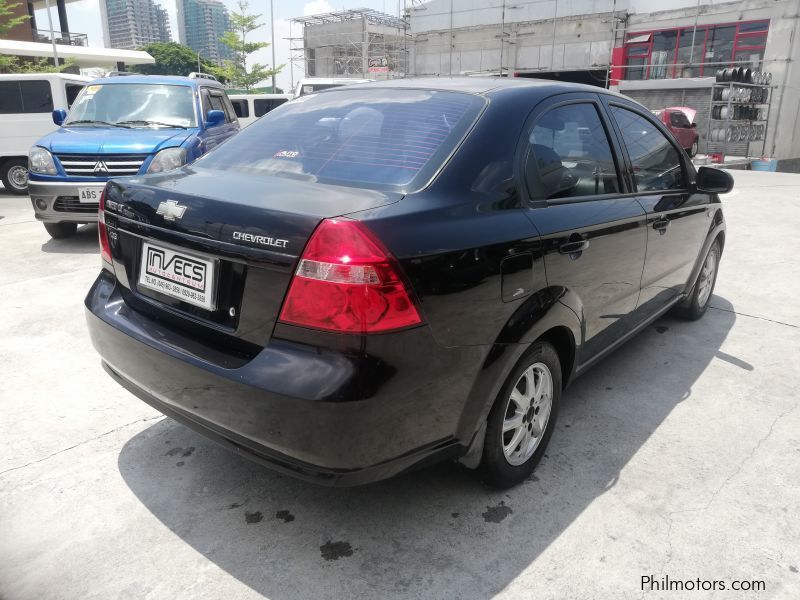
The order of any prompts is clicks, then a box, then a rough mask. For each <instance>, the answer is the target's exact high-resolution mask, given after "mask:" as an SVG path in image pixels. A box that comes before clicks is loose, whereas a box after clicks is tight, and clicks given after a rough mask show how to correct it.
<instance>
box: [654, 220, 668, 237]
mask: <svg viewBox="0 0 800 600" xmlns="http://www.w3.org/2000/svg"><path fill="white" fill-rule="evenodd" d="M667 227H669V219H665V218H661V219H656V221H655V222H654V223H653V229H655V230H656V231H658V232H659V233H660V234H661V235H664V234H665V233H667Z"/></svg>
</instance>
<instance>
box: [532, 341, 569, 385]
mask: <svg viewBox="0 0 800 600" xmlns="http://www.w3.org/2000/svg"><path fill="white" fill-rule="evenodd" d="M536 341H543V342H548V343H549V344H550V345H551V346H553V348H555V351H556V353H557V354H558V359H559V361H560V362H561V387H562V389H563V388H566V387H567V383H568V382H569V380H570V378H571V376H572V370H573V368H574V367H575V354H576V352H575V350H576V345H575V337H574V336H573V334H572V332H571V331H570V330H569V328H568V327H565V326H563V325H559V326H557V327H553V328H552V329H548V330H547V331H546V332H544V333H543V334H542V335H541V336H539V338H537V340H536ZM534 343H535V342H534Z"/></svg>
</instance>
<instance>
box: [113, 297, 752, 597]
mask: <svg viewBox="0 0 800 600" xmlns="http://www.w3.org/2000/svg"><path fill="white" fill-rule="evenodd" d="M713 304H714V305H715V306H716V307H719V308H720V309H721V310H714V309H712V310H709V311H708V313H707V314H706V316H705V317H704V318H703V319H702V320H701V321H698V322H696V323H687V322H683V321H678V320H675V319H672V318H670V317H665V318H663V319H660V320H659V321H658V322H656V323H655V324H653V325H651V326H650V327H648V328H647V329H646V330H645V331H643V332H642V333H640V334H639V335H637V336H636V337H635V338H634V339H632V340H631V341H629V342H628V343H627V344H626V345H624V346H623V347H622V348H621V349H619V350H618V351H616V352H615V353H613V354H612V355H611V356H609V357H608V358H606V359H605V360H603V361H602V362H601V363H600V364H599V365H597V366H596V367H594V368H593V369H592V370H591V371H590V372H589V373H587V374H586V375H584V376H583V377H581V378H579V379H578V380H577V381H576V382H575V383H574V385H572V386H571V387H570V388H569V389H568V390H567V391H566V393H565V395H564V398H563V405H562V409H561V414H560V416H559V421H558V424H557V428H556V431H555V432H554V435H553V439H552V441H551V444H550V447H549V449H548V452H547V454H545V458H544V459H543V461H542V463H540V465H539V467H538V469H537V470H536V471H535V473H534V475H533V476H532V477H531V478H530V479H529V480H528V481H527V482H525V483H524V484H522V485H520V486H518V487H517V488H514V489H511V490H505V491H497V490H493V489H489V488H487V487H486V486H485V485H483V484H482V483H481V482H480V481H479V480H478V479H477V478H476V477H475V476H474V475H473V474H472V473H471V472H469V471H466V470H465V469H463V468H460V467H459V466H458V465H453V464H444V465H438V466H435V467H432V468H428V469H425V470H422V471H418V472H414V473H410V474H406V475H403V476H401V477H398V478H395V479H392V480H388V481H384V482H380V483H376V484H373V485H368V486H364V487H359V488H349V489H347V488H344V489H338V488H324V487H319V486H316V485H312V484H308V483H305V482H302V481H297V480H295V479H292V478H290V477H286V476H283V475H280V474H277V473H273V472H271V471H269V470H268V469H265V468H262V467H261V466H259V465H256V464H253V463H250V462H249V461H247V460H246V459H244V458H241V457H239V456H237V455H235V454H234V453H231V452H228V451H226V450H223V449H222V448H220V447H218V446H216V445H215V444H214V443H213V442H211V441H208V440H206V439H205V438H203V437H201V436H199V435H198V434H196V433H194V432H193V431H191V430H189V429H188V428H185V427H183V426H182V425H179V424H177V423H176V422H174V421H172V420H171V419H164V420H162V421H159V422H158V423H156V424H155V425H153V426H151V427H149V428H148V429H146V430H144V431H142V432H141V433H139V434H138V435H136V436H135V437H133V438H132V439H130V440H129V441H128V442H127V443H126V444H125V446H124V447H123V449H122V450H121V453H120V455H119V460H118V466H119V470H120V473H121V475H122V477H123V478H124V480H125V482H126V483H127V485H128V486H129V488H130V489H131V490H132V492H133V493H134V494H135V495H136V496H137V498H138V499H139V500H140V501H141V502H142V504H143V505H144V506H145V507H146V508H147V509H148V510H149V511H150V512H151V513H152V514H153V515H154V516H155V517H157V518H158V519H159V520H160V521H161V522H162V523H163V524H164V525H166V526H167V527H168V528H169V529H170V530H171V531H172V532H174V533H175V535H177V536H179V537H180V538H181V539H182V540H183V541H184V542H186V543H187V544H189V545H190V546H191V547H192V548H194V549H195V550H196V551H197V552H199V553H201V554H202V555H203V556H204V557H205V558H206V559H208V560H209V561H211V562H213V563H215V564H216V565H217V566H219V567H220V568H222V569H224V570H225V571H226V572H228V573H229V574H231V575H232V576H233V577H235V578H237V579H238V580H239V581H241V582H243V583H244V584H246V585H247V586H249V587H250V588H252V589H253V590H255V591H257V592H259V593H261V594H263V595H266V596H267V597H269V598H271V599H272V600H287V599H292V600H293V599H303V600H305V599H307V598H342V597H357V596H368V597H389V596H391V597H456V598H485V597H490V596H492V595H494V594H496V593H498V592H500V591H501V590H503V589H504V588H505V587H506V586H507V585H508V584H509V583H511V582H512V581H513V580H514V579H515V578H516V577H517V576H518V575H519V574H520V573H521V572H522V571H524V570H525V569H526V568H527V567H528V566H529V565H530V564H531V563H532V562H533V561H534V560H535V559H536V558H537V557H538V556H539V555H540V554H541V553H542V552H544V551H545V550H546V549H547V548H548V546H549V545H550V544H551V543H552V542H553V541H554V540H555V539H556V538H557V537H558V536H559V535H560V534H561V533H562V532H564V531H565V530H566V529H567V528H568V527H569V526H570V525H571V524H572V523H573V521H575V519H576V518H577V517H578V516H579V515H580V514H581V513H582V512H583V511H584V510H585V509H586V508H587V507H588V506H589V505H590V504H591V503H592V502H593V501H595V500H596V499H598V498H599V497H601V496H602V495H603V494H605V493H606V492H607V491H609V490H610V489H611V488H613V486H614V485H615V484H616V482H617V480H618V478H619V476H620V472H621V471H622V469H623V468H624V467H625V466H626V464H627V463H628V462H629V461H630V460H631V458H632V457H633V456H634V455H636V453H637V452H638V451H639V450H640V448H641V447H642V446H643V444H645V442H646V441H647V440H648V438H649V437H650V436H651V435H652V434H653V432H654V431H655V430H656V429H657V428H659V426H660V425H661V424H662V423H663V422H664V420H665V419H666V418H667V417H668V416H669V414H670V412H671V411H672V410H673V409H674V408H675V407H676V406H677V405H678V404H680V403H681V402H691V401H692V387H693V385H694V383H695V381H696V380H697V379H698V377H699V376H700V375H701V374H702V373H703V371H704V370H705V369H706V367H707V366H708V364H709V363H710V362H711V361H712V360H714V359H715V358H719V355H720V346H721V344H722V343H723V341H724V340H725V338H726V337H727V335H728V332H729V331H730V329H731V328H732V327H733V324H734V322H735V320H736V315H735V314H734V313H733V312H732V311H731V309H732V306H731V305H730V303H729V302H728V301H726V300H725V299H723V298H720V297H718V296H715V297H714V299H713ZM722 358H723V359H724V360H728V361H730V360H731V359H734V361H735V360H738V359H736V357H731V356H730V355H727V354H726V355H724V356H723V357H722ZM741 363H742V365H747V363H744V361H741ZM742 368H746V367H745V366H743V367H742ZM131 400H132V399H131ZM643 493H645V492H643ZM612 525H613V524H609V526H612ZM618 525H619V527H621V528H623V529H624V527H625V525H624V524H618ZM609 535H610V534H609ZM612 539H613V538H612ZM586 543H587V544H591V543H592V540H588V539H587V540H586ZM576 552H579V550H578V549H576ZM186 575H188V574H186V573H184V574H183V575H181V576H186ZM161 576H163V577H172V576H177V574H176V573H170V572H169V571H168V570H165V571H163V572H162V573H161ZM543 585H544V582H543Z"/></svg>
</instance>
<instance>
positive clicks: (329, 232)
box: [86, 78, 733, 486]
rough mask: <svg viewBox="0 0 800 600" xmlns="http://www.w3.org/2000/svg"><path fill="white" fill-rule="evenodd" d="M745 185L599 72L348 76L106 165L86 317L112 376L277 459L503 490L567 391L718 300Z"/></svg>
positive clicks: (331, 476) (365, 477)
mask: <svg viewBox="0 0 800 600" xmlns="http://www.w3.org/2000/svg"><path fill="white" fill-rule="evenodd" d="M499 131H501V132H503V135H498V133H497V132H499ZM732 184H733V181H732V179H731V177H730V175H729V174H728V173H726V172H723V171H717V170H714V169H711V168H706V167H703V168H700V170H699V171H695V169H694V167H693V166H692V164H691V161H690V160H689V159H688V156H687V155H686V153H685V152H683V151H681V149H680V147H679V146H678V145H677V144H676V143H675V140H674V138H673V137H672V136H671V135H670V134H669V132H668V131H667V129H666V128H665V127H664V126H663V124H662V123H661V122H660V121H658V120H657V119H656V118H655V117H654V116H653V115H652V114H651V113H650V112H649V111H648V110H646V109H645V108H644V107H642V106H641V105H639V104H637V103H635V102H633V101H631V100H628V99H625V98H624V97H622V96H619V95H616V94H611V93H608V92H605V91H603V90H598V89H597V88H594V87H589V86H581V85H575V84H567V83H559V82H552V81H551V82H548V81H544V80H532V79H507V80H501V79H499V78H496V79H491V78H486V79H476V78H460V79H446V78H429V79H419V80H414V79H407V80H398V81H392V82H381V83H373V84H366V85H353V86H348V87H346V88H342V89H340V90H331V91H329V92H325V93H324V94H318V95H314V96H309V97H308V98H307V99H306V100H304V101H302V102H297V101H293V102H289V103H287V104H285V105H283V106H281V107H279V108H277V109H275V110H274V111H272V112H270V113H269V114H268V115H266V116H265V117H263V118H262V119H260V120H259V121H258V122H257V123H254V124H253V125H252V126H250V127H248V128H247V129H245V130H244V131H242V132H241V133H240V134H238V135H237V136H236V137H234V138H233V139H231V140H230V141H229V142H228V143H227V144H225V146H223V147H221V148H219V149H218V150H217V151H214V152H211V153H209V154H208V155H207V156H204V157H203V158H201V159H200V160H198V161H197V162H196V163H194V164H193V165H190V166H185V167H182V168H180V169H177V170H175V171H173V172H170V173H164V174H156V175H148V176H144V177H135V178H130V179H127V180H116V181H111V182H110V183H109V184H108V185H107V187H106V189H105V192H104V195H103V197H102V199H101V207H100V215H101V216H100V241H101V255H102V269H101V272H100V275H99V276H98V277H97V280H96V281H95V283H94V284H93V286H92V288H91V290H90V291H89V293H88V296H87V298H86V310H87V320H88V326H89V331H90V334H91V338H92V340H93V342H94V345H95V348H96V349H97V350H98V352H99V353H100V355H101V356H102V360H103V364H104V365H105V368H106V370H107V371H108V372H109V373H110V375H111V376H112V377H113V378H114V379H115V380H116V381H118V382H119V383H120V384H121V385H122V386H124V387H125V388H127V389H128V390H130V391H131V392H133V393H134V394H136V395H137V396H139V397H140V398H141V399H142V400H144V401H145V402H148V403H149V404H151V405H153V406H154V407H156V408H157V409H158V410H160V411H162V412H163V413H164V414H166V415H169V416H171V417H173V418H175V419H177V420H178V421H181V422H183V423H185V424H187V425H188V426H190V427H192V428H194V429H196V430H198V431H200V432H202V433H204V434H205V435H207V436H209V437H210V438H212V439H214V440H216V441H218V442H220V443H221V444H224V445H226V446H228V447H230V448H235V449H236V450H237V451H239V452H241V453H242V454H244V455H246V456H248V457H250V458H253V459H254V460H257V461H259V462H261V463H263V464H265V465H268V466H270V467H272V468H275V469H277V470H279V471H282V472H285V473H288V474H291V475H295V476H298V477H303V478H305V479H308V480H311V481H315V482H318V483H324V484H329V485H352V484H360V483H365V482H369V481H374V480H378V479H382V478H385V477H390V476H392V475H395V474H397V473H401V472H403V471H406V470H409V469H411V468H414V467H419V466H421V465H428V464H431V463H433V462H436V461H439V460H445V459H454V458H460V459H461V460H462V462H464V464H466V465H468V466H470V467H478V468H480V469H481V471H482V473H483V476H484V477H485V478H486V480H488V481H489V482H491V483H493V484H495V485H498V486H510V485H513V484H516V483H518V482H520V481H522V480H524V479H525V478H526V477H528V476H529V474H530V473H531V471H532V470H533V468H534V466H535V465H536V463H537V462H538V461H539V459H540V458H541V456H542V454H543V453H544V451H545V448H546V446H547V442H548V440H549V438H550V436H551V434H552V432H553V429H554V427H555V421H556V415H557V414H558V408H559V404H560V401H561V397H562V390H563V389H564V388H565V387H566V385H567V384H568V383H569V382H571V381H572V380H573V379H574V378H575V377H576V376H577V375H579V374H581V373H583V372H585V371H586V370H587V369H588V368H589V367H590V366H591V365H592V364H594V363H596V362H597V361H598V360H599V359H601V358H602V357H604V356H606V355H607V354H608V353H609V352H611V351H612V350H613V349H614V348H616V347H618V346H619V345H620V344H621V343H622V342H624V341H625V340H628V339H630V338H631V337H632V336H633V335H634V334H636V333H637V332H638V331H641V330H642V329H643V328H644V327H646V326H647V325H648V324H649V323H652V322H653V320H655V319H657V318H658V317H660V316H661V315H663V314H664V313H665V312H666V311H668V310H670V309H674V310H677V311H679V312H680V313H681V314H683V315H684V316H686V317H688V318H689V319H698V318H700V317H701V316H702V315H703V313H704V312H705V311H706V309H707V308H708V304H709V298H710V297H711V292H712V290H713V288H714V282H715V280H716V274H717V265H718V263H719V259H720V256H721V253H722V249H723V246H724V242H725V223H724V219H723V215H722V206H721V204H720V200H719V196H718V194H721V193H725V192H728V191H729V190H730V189H731V187H732Z"/></svg>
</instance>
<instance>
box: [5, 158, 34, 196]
mask: <svg viewBox="0 0 800 600" xmlns="http://www.w3.org/2000/svg"><path fill="white" fill-rule="evenodd" d="M20 169H22V170H24V171H25V173H26V177H25V182H24V184H23V183H22V182H21V181H20V177H19V175H18V174H19V173H20ZM27 172H28V161H27V159H24V158H10V159H8V160H7V161H6V162H4V163H3V166H2V168H0V179H2V180H3V187H5V191H6V192H8V193H9V194H16V195H18V196H23V195H25V194H27V193H28V178H27Z"/></svg>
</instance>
